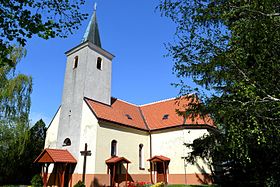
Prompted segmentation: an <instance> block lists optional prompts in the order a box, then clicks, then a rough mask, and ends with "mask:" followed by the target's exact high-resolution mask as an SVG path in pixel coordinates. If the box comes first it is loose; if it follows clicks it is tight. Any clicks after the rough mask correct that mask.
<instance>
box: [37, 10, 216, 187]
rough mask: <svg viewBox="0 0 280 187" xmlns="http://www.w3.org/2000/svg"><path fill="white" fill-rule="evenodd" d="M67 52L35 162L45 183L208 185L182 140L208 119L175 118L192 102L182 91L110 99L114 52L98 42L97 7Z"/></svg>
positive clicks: (205, 168)
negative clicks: (139, 101) (57, 102)
mask: <svg viewBox="0 0 280 187" xmlns="http://www.w3.org/2000/svg"><path fill="white" fill-rule="evenodd" d="M66 56H67V64H66V71H65V79H64V88H63V96H62V103H61V106H60V107H59V109H58V111H57V112H56V114H55V116H54V117H53V119H52V121H51V123H50V125H49V127H48V130H47V135H46V140H45V149H44V150H43V152H42V153H41V154H40V155H39V156H38V157H37V159H36V160H35V162H37V163H39V164H41V165H42V166H43V167H42V168H43V169H42V176H43V182H44V186H74V185H75V184H76V183H77V182H78V181H79V180H81V181H83V182H84V183H85V185H86V186H87V187H93V186H129V185H131V184H132V183H136V182H145V183H158V182H163V183H168V184H207V183H211V171H210V168H209V165H208V163H207V162H206V161H205V160H203V159H198V161H197V162H196V163H194V164H193V163H188V162H187V161H186V160H185V157H186V156H187V155H188V153H189V152H190V151H191V150H190V148H187V147H186V146H185V144H186V143H192V142H193V140H195V139H197V138H199V137H201V136H203V135H205V134H207V133H209V131H212V130H214V129H215V125H214V124H213V121H212V120H211V118H210V117H209V116H198V115H197V116H195V117H190V116H187V115H178V112H183V113H184V111H186V110H187V105H188V103H190V102H192V99H190V97H188V96H185V97H180V98H172V99H166V100H162V101H158V102H154V103H148V104H145V105H135V104H132V103H128V102H126V101H123V100H121V99H118V98H114V97H111V75H112V63H113V62H112V60H113V58H114V55H112V54H111V53H110V52H108V51H106V50H105V49H103V48H102V46H101V39H100V36H99V30H98V24H97V18H96V10H95V11H94V13H93V15H92V17H91V20H90V22H89V24H88V27H87V30H86V32H85V34H84V37H83V39H82V42H81V43H80V44H78V45H77V46H76V47H74V48H72V49H70V50H69V51H67V52H66Z"/></svg>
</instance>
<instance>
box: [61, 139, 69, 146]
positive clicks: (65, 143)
mask: <svg viewBox="0 0 280 187" xmlns="http://www.w3.org/2000/svg"><path fill="white" fill-rule="evenodd" d="M70 145H71V140H70V139H69V138H66V139H65V140H64V141H63V144H62V146H70Z"/></svg>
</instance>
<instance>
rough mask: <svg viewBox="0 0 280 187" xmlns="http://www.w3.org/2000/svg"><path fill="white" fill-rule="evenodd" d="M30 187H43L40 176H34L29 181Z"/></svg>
mask: <svg viewBox="0 0 280 187" xmlns="http://www.w3.org/2000/svg"><path fill="white" fill-rule="evenodd" d="M31 186H32V187H42V186H43V180H42V177H41V175H39V174H36V175H34V176H33V177H32V179H31Z"/></svg>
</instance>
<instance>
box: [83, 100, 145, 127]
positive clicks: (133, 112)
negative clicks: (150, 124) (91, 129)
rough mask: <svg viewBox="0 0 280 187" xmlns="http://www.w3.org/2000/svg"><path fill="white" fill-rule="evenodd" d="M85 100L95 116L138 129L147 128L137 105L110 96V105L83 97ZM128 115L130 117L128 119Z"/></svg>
mask: <svg viewBox="0 0 280 187" xmlns="http://www.w3.org/2000/svg"><path fill="white" fill-rule="evenodd" d="M85 101H86V102H87V104H88V105H89V107H90V108H91V109H92V111H93V112H94V113H95V115H96V116H97V118H99V119H102V120H106V121H111V122H116V123H120V124H123V125H127V126H130V127H134V128H138V129H145V130H146V129H147V127H146V125H145V122H144V120H143V117H142V116H141V113H140V110H139V107H137V106H136V105H133V104H129V103H127V102H124V101H121V100H119V99H114V98H112V100H111V106H109V105H106V104H103V103H100V102H97V101H94V100H90V99H87V98H85ZM126 115H129V116H130V117H131V118H132V119H128V117H127V116H126Z"/></svg>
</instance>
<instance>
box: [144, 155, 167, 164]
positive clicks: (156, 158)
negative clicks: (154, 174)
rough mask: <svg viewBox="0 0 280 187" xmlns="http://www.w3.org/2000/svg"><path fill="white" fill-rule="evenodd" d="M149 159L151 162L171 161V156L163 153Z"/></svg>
mask: <svg viewBox="0 0 280 187" xmlns="http://www.w3.org/2000/svg"><path fill="white" fill-rule="evenodd" d="M147 161H150V162H170V158H168V157H165V156H162V155H159V156H158V155H156V156H153V157H152V158H149V159H148V160H147Z"/></svg>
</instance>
